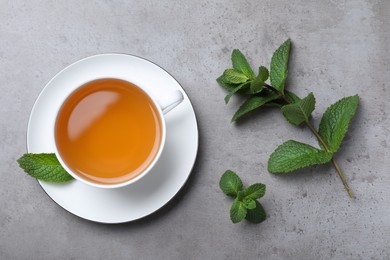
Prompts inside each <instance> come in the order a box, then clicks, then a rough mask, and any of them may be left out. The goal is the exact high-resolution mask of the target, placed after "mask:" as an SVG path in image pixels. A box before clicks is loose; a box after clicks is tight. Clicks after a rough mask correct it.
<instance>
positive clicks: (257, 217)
mask: <svg viewBox="0 0 390 260" xmlns="http://www.w3.org/2000/svg"><path fill="white" fill-rule="evenodd" d="M255 203H256V207H255V208H254V209H248V210H247V213H246V216H245V219H246V220H248V221H250V222H252V223H256V224H258V223H261V222H263V221H264V220H265V219H266V218H267V215H266V213H265V210H264V208H263V206H262V205H261V204H260V202H258V201H257V200H256V201H255Z"/></svg>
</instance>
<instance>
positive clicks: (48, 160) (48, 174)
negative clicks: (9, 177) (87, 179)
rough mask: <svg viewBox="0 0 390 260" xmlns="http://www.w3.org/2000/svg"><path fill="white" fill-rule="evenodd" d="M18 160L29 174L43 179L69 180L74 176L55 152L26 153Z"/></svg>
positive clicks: (48, 180)
mask: <svg viewBox="0 0 390 260" xmlns="http://www.w3.org/2000/svg"><path fill="white" fill-rule="evenodd" d="M17 162H18V163H19V166H20V168H22V169H23V170H24V171H25V172H26V173H27V174H28V175H30V176H31V177H34V178H37V179H39V180H42V181H46V182H67V181H70V180H73V177H72V176H71V175H69V173H67V172H66V171H65V169H64V168H62V166H61V164H60V162H59V161H58V160H57V157H56V155H55V154H54V153H40V154H33V153H26V154H24V155H23V156H22V157H20V158H19V159H18V160H17Z"/></svg>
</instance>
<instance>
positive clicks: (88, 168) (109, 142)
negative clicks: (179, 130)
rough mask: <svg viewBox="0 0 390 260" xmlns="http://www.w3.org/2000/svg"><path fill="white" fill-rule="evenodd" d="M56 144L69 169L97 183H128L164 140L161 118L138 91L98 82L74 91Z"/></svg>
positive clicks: (59, 118) (63, 109) (109, 81)
mask: <svg viewBox="0 0 390 260" xmlns="http://www.w3.org/2000/svg"><path fill="white" fill-rule="evenodd" d="M55 139H56V145H57V149H58V152H59V154H60V155H61V158H62V160H63V161H64V162H65V164H66V165H67V166H68V167H69V169H71V170H72V171H73V172H74V173H76V174H77V175H79V176H80V177H81V178H83V179H86V180H88V181H91V182H94V183H99V184H117V183H122V182H126V181H128V180H130V179H133V178H134V177H136V176H138V175H139V174H141V173H142V172H143V171H144V170H145V169H146V168H147V167H148V166H149V165H150V164H151V163H152V161H153V160H154V158H155V157H156V155H157V153H158V150H159V148H160V144H161V139H162V123H161V118H160V114H159V112H158V110H157V108H156V106H155V104H154V103H153V101H152V100H151V99H150V97H149V96H148V95H147V94H146V93H145V92H144V91H143V90H141V89H140V88H138V87H137V86H135V85H134V84H132V83H129V82H127V81H123V80H118V79H99V80H94V81H91V82H88V83H86V84H84V85H83V86H81V87H80V88H78V89H77V90H75V91H74V92H73V93H72V94H71V95H70V96H69V97H68V99H66V101H65V102H64V103H63V105H62V107H61V109H60V111H59V113H58V116H57V120H56V126H55Z"/></svg>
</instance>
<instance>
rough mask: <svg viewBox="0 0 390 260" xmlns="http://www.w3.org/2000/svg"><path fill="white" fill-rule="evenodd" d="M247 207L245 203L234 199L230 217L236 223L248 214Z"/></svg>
mask: <svg viewBox="0 0 390 260" xmlns="http://www.w3.org/2000/svg"><path fill="white" fill-rule="evenodd" d="M246 213H247V209H246V208H245V206H244V203H242V202H241V201H239V200H237V199H235V200H234V201H233V204H232V207H231V208H230V219H231V220H232V222H233V223H234V224H236V223H238V222H240V221H241V220H243V219H244V218H245V216H246Z"/></svg>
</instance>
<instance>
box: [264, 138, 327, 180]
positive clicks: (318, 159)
mask: <svg viewBox="0 0 390 260" xmlns="http://www.w3.org/2000/svg"><path fill="white" fill-rule="evenodd" d="M331 159H332V153H329V152H325V151H323V150H319V149H317V148H315V147H313V146H310V145H308V144H304V143H300V142H297V141H293V140H289V141H287V142H285V143H283V144H282V145H280V146H279V147H278V148H276V150H275V151H274V152H273V153H272V154H271V156H270V158H269V160H268V171H269V172H271V173H287V172H292V171H295V170H298V169H300V168H304V167H307V166H310V165H316V164H324V163H327V162H329V161H330V160H331Z"/></svg>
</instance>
